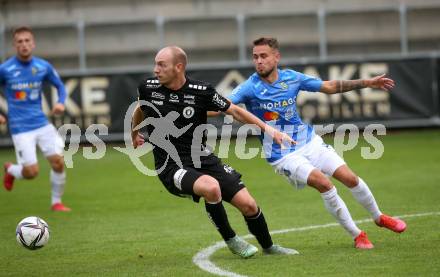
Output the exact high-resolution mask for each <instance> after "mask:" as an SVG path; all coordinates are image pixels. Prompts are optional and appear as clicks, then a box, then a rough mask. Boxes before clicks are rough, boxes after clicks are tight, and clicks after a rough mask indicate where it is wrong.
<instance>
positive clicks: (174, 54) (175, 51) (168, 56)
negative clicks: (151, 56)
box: [156, 46, 188, 68]
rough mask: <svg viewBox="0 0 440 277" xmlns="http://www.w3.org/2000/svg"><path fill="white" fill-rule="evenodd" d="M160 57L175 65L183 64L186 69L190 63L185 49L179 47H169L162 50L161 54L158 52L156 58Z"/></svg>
mask: <svg viewBox="0 0 440 277" xmlns="http://www.w3.org/2000/svg"><path fill="white" fill-rule="evenodd" d="M158 57H159V58H162V59H165V60H168V61H171V62H172V63H173V65H176V64H178V63H181V64H183V67H184V68H185V67H186V64H187V62H188V59H187V57H186V53H185V51H183V49H182V48H180V47H178V46H167V47H165V48H162V49H161V50H159V52H157V55H156V58H158Z"/></svg>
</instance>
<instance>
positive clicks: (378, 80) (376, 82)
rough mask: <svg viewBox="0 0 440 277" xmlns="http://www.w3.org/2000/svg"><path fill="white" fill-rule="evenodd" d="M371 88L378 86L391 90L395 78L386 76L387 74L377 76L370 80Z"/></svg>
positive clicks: (369, 85)
mask: <svg viewBox="0 0 440 277" xmlns="http://www.w3.org/2000/svg"><path fill="white" fill-rule="evenodd" d="M368 87H369V88H378V89H383V90H386V91H390V90H392V89H393V88H394V80H393V79H389V78H385V74H382V75H379V76H376V77H374V78H371V79H369V80H368Z"/></svg>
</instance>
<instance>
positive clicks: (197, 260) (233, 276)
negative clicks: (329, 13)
mask: <svg viewBox="0 0 440 277" xmlns="http://www.w3.org/2000/svg"><path fill="white" fill-rule="evenodd" d="M431 215H440V212H428V213H419V214H406V215H400V216H396V217H398V218H408V217H422V216H431ZM371 221H372V220H371V219H362V220H355V222H356V223H357V224H359V223H365V222H371ZM334 226H339V223H336V222H335V223H328V224H322V225H311V226H305V227H297V228H290V229H282V230H276V231H272V232H270V233H271V234H272V235H275V234H283V233H288V232H301V231H306V230H312V229H322V228H329V227H334ZM251 237H252V235H251V234H247V235H245V236H243V238H251ZM224 247H226V244H225V242H224V241H219V242H216V243H215V244H213V245H211V246H209V247H207V248H204V249H202V250H200V251H199V252H198V253H197V254H196V255H194V257H193V259H192V261H193V263H194V264H195V265H197V266H198V267H199V268H200V269H202V270H204V271H206V272H209V273H211V274H214V275H218V276H229V277H247V276H246V275H240V274H238V273H235V272H231V271H227V270H224V269H221V268H220V267H218V266H216V265H215V264H214V263H213V262H211V261H210V260H209V257H211V255H212V254H214V253H215V252H216V251H217V250H219V249H221V248H224Z"/></svg>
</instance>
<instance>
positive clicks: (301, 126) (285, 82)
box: [228, 69, 322, 163]
mask: <svg viewBox="0 0 440 277" xmlns="http://www.w3.org/2000/svg"><path fill="white" fill-rule="evenodd" d="M321 85H322V81H321V80H320V79H317V78H314V77H311V76H307V75H305V74H303V73H300V72H296V71H294V70H291V69H285V70H281V69H278V80H277V81H275V82H274V83H272V84H269V83H267V82H264V81H263V80H262V79H261V78H260V76H259V75H258V74H257V73H254V74H252V75H251V76H250V77H249V79H247V80H246V81H245V82H244V83H242V84H241V85H239V86H238V87H236V88H235V89H234V90H233V91H232V93H231V95H230V96H229V97H228V98H229V99H230V100H231V102H232V103H234V104H241V103H243V104H245V105H246V108H247V110H248V111H249V112H251V113H253V114H254V115H255V116H257V117H258V118H260V119H261V120H263V121H264V122H266V123H267V124H269V125H271V126H273V127H275V128H276V129H278V130H280V131H284V132H285V133H287V134H290V135H291V137H292V138H293V139H294V140H295V141H296V142H297V144H296V145H292V146H291V147H290V148H286V149H281V147H280V145H278V144H276V143H274V142H273V140H272V139H270V140H265V139H264V135H263V134H262V135H261V136H260V140H261V141H262V143H263V149H264V153H265V155H266V159H267V160H268V162H269V163H274V162H275V161H277V160H279V159H281V158H282V157H283V156H284V155H286V154H288V153H291V152H294V151H295V150H297V149H299V148H300V147H302V146H304V145H305V144H306V143H308V142H310V140H311V139H312V138H313V136H314V135H315V131H314V129H313V127H312V126H311V125H308V124H305V123H304V122H303V121H302V120H301V118H300V116H299V114H298V112H297V109H296V97H297V96H298V93H299V91H300V90H305V91H312V92H316V91H319V89H320V88H321Z"/></svg>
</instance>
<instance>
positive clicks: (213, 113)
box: [208, 111, 222, 117]
mask: <svg viewBox="0 0 440 277" xmlns="http://www.w3.org/2000/svg"><path fill="white" fill-rule="evenodd" d="M221 113H222V112H213V111H208V117H214V116H218V115H220V114H221Z"/></svg>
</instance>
